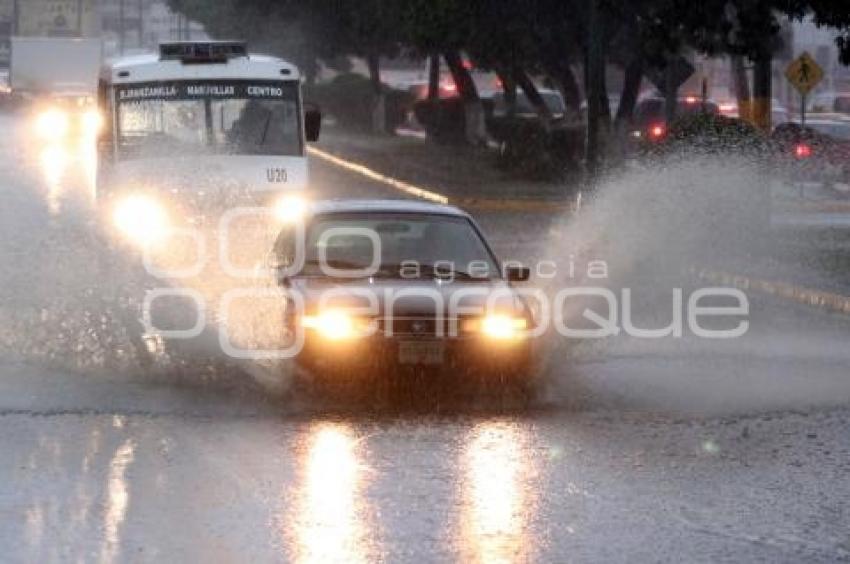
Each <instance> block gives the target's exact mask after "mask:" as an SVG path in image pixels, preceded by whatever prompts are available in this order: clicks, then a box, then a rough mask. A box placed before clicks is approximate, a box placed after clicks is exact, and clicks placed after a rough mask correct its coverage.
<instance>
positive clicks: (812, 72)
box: [785, 51, 823, 126]
mask: <svg viewBox="0 0 850 564" xmlns="http://www.w3.org/2000/svg"><path fill="white" fill-rule="evenodd" d="M785 78H787V79H788V82H790V83H791V85H792V86H793V87H794V88H796V89H797V92H799V93H800V100H801V107H800V121H801V123H802V125H803V126H805V125H806V96H807V95H808V93H809V92H811V91H812V89H813V88H814V87H815V86H817V85H818V84H819V83H820V81H821V80H823V69H822V68H821V67H820V65H819V64H818V63H817V61H815V60H814V59H813V58H812V56H811V55H809V52H808V51H803V53H802V54H801V55H800V56H799V57H797V58H796V59H794V60H793V61H791V63H790V64H789V65H788V68H786V69H785Z"/></svg>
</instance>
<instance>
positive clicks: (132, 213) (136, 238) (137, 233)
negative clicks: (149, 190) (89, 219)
mask: <svg viewBox="0 0 850 564" xmlns="http://www.w3.org/2000/svg"><path fill="white" fill-rule="evenodd" d="M112 222H113V224H114V225H115V227H116V228H118V230H119V231H120V232H121V233H122V234H123V235H124V236H125V237H127V238H128V239H129V240H130V241H132V242H133V243H136V244H138V245H142V246H146V245H151V244H154V243H157V242H159V241H161V240H162V239H164V238H165V236H166V235H167V234H168V227H169V226H168V214H167V213H166V211H165V208H164V207H163V206H162V205H161V204H160V203H159V202H157V201H156V200H155V199H153V198H150V197H148V196H142V195H137V196H129V197H127V198H125V199H123V200H121V201H119V202H118V203H117V204H116V205H115V209H114V210H113V213H112Z"/></svg>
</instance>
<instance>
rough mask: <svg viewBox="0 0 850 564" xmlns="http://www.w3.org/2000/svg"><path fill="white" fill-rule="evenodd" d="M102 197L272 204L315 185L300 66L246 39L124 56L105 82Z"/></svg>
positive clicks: (314, 129) (310, 121)
mask: <svg viewBox="0 0 850 564" xmlns="http://www.w3.org/2000/svg"><path fill="white" fill-rule="evenodd" d="M98 107H99V109H100V112H101V116H102V118H103V127H102V130H101V132H100V135H99V137H98V176H97V187H96V192H97V198H98V201H99V202H100V201H115V200H117V199H120V198H121V197H126V196H127V195H128V194H132V195H133V196H135V197H138V195H139V193H142V194H145V195H149V194H151V195H155V196H156V197H158V198H163V197H165V198H166V199H174V200H180V205H181V208H182V209H185V208H186V205H185V204H186V203H187V202H188V203H192V204H196V203H201V202H203V203H204V204H205V205H206V204H213V205H215V204H219V203H233V202H236V203H239V204H240V205H245V204H252V203H253V204H254V205H257V204H260V205H268V204H272V203H273V202H274V200H275V199H276V198H280V197H281V196H282V195H284V194H293V193H295V192H300V191H303V190H304V189H305V188H306V187H307V157H306V147H305V143H306V142H308V141H315V140H317V139H318V136H319V129H320V127H321V114H320V113H319V112H318V111H317V110H312V109H310V110H306V111H305V108H304V103H303V101H302V99H301V77H300V75H299V72H298V69H297V68H296V67H295V66H294V65H292V64H290V63H287V62H286V61H283V60H281V59H278V58H275V57H269V56H260V55H254V54H249V53H248V51H247V49H246V46H245V44H244V43H240V42H230V41H228V42H216V41H213V42H177V43H166V44H162V45H160V47H159V53H158V54H145V55H138V56H131V57H123V58H120V59H115V60H112V61H110V62H109V63H108V64H106V65H105V66H104V67H103V68H102V70H101V73H100V79H99V82H98Z"/></svg>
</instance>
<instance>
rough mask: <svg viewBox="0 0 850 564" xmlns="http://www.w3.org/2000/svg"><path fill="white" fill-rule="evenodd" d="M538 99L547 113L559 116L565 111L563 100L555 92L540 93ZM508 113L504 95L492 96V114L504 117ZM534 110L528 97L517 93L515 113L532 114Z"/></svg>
mask: <svg viewBox="0 0 850 564" xmlns="http://www.w3.org/2000/svg"><path fill="white" fill-rule="evenodd" d="M540 97H541V98H543V102H544V103H545V104H546V107H547V108H549V111H550V112H552V113H553V114H556V115H560V114H563V113H564V112H565V111H566V107H565V106H564V99H563V98H562V97H561V95H560V94H558V93H557V92H540ZM507 112H508V104H507V101H506V100H505V95H504V94H502V93H497V94H494V95H493V113H494V114H496V115H504V114H506V113H507ZM535 112H536V110H535V109H534V105H533V104H532V103H531V101H529V99H528V96H526V95H525V94H523V93H517V96H516V113H518V114H533V113H535Z"/></svg>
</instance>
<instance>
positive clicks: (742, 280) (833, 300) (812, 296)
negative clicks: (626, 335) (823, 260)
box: [691, 268, 850, 314]
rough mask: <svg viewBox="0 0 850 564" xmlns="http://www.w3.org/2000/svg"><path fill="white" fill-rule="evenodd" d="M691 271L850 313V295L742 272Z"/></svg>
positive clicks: (804, 303) (786, 298)
mask: <svg viewBox="0 0 850 564" xmlns="http://www.w3.org/2000/svg"><path fill="white" fill-rule="evenodd" d="M691 273H692V274H694V275H695V276H696V277H697V278H700V279H701V280H706V281H709V282H713V283H717V284H724V285H727V286H731V287H734V288H738V289H739V290H755V291H757V292H762V293H764V294H768V295H771V296H774V297H778V298H782V299H785V300H788V301H792V302H795V303H798V304H802V305H806V306H810V307H814V308H818V309H825V310H828V311H834V312H837V313H846V314H850V296H842V295H841V294H834V293H832V292H824V291H821V290H815V289H813V288H806V287H804V286H797V285H795V284H789V283H787V282H775V281H771V280H761V279H758V278H750V277H749V276H743V275H740V274H732V273H729V272H722V271H715V270H709V269H700V268H692V269H691Z"/></svg>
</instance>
